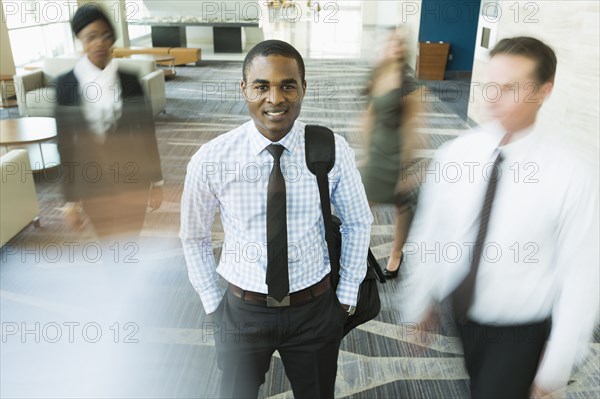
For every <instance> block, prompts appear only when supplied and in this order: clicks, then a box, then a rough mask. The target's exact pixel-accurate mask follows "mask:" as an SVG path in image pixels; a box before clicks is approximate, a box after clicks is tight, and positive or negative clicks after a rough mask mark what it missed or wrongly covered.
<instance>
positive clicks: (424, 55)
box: [417, 42, 450, 80]
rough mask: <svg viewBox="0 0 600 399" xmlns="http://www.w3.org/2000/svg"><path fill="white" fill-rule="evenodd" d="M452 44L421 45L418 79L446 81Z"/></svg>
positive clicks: (418, 51)
mask: <svg viewBox="0 0 600 399" xmlns="http://www.w3.org/2000/svg"><path fill="white" fill-rule="evenodd" d="M449 52H450V43H443V42H438V43H428V42H424V43H423V42H422V43H419V49H418V50H417V79H421V80H444V71H445V70H446V63H447V61H448V53H449Z"/></svg>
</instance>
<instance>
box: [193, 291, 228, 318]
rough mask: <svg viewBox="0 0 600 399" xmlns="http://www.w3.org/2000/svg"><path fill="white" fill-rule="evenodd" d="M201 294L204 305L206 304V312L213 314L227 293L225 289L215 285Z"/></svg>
mask: <svg viewBox="0 0 600 399" xmlns="http://www.w3.org/2000/svg"><path fill="white" fill-rule="evenodd" d="M199 294H200V300H201V301H202V306H204V311H205V312H206V314H211V313H213V312H214V311H215V310H217V308H218V307H219V303H221V300H222V299H223V295H224V294H225V289H223V288H220V287H218V286H215V287H214V288H209V289H207V290H205V291H202V292H200V293H199Z"/></svg>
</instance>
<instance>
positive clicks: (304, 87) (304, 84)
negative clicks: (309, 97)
mask: <svg viewBox="0 0 600 399" xmlns="http://www.w3.org/2000/svg"><path fill="white" fill-rule="evenodd" d="M302 92H303V93H306V80H305V81H303V82H302Z"/></svg>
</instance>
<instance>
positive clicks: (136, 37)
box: [125, 0, 150, 46]
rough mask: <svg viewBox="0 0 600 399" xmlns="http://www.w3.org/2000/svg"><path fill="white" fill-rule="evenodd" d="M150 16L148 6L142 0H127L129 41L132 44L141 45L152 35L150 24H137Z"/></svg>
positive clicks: (126, 11)
mask: <svg viewBox="0 0 600 399" xmlns="http://www.w3.org/2000/svg"><path fill="white" fill-rule="evenodd" d="M149 16H150V12H149V11H148V8H147V7H146V5H145V4H144V2H143V1H142V0H127V1H126V2H125V18H126V20H127V30H128V32H129V41H130V42H131V44H132V45H138V46H141V45H142V44H143V43H144V41H145V40H148V38H149V36H150V26H148V25H137V24H138V23H140V22H143V20H144V19H145V18H147V17H149Z"/></svg>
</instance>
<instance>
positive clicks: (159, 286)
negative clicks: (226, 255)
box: [0, 60, 600, 398]
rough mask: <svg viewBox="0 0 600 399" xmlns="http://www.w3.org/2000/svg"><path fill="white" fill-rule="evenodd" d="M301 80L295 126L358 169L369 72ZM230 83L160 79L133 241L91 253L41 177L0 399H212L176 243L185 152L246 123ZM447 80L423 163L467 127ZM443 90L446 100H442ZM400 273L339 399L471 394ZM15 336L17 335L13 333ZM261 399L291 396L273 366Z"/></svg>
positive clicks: (8, 289) (218, 77)
mask: <svg viewBox="0 0 600 399" xmlns="http://www.w3.org/2000/svg"><path fill="white" fill-rule="evenodd" d="M306 71H307V80H308V82H309V90H308V94H307V96H306V98H305V100H304V104H303V108H302V114H301V116H300V119H301V120H302V121H304V122H308V123H317V124H323V125H326V126H329V127H330V128H332V129H333V130H334V131H335V132H336V133H338V134H341V135H343V136H344V137H345V138H346V139H347V140H348V141H349V142H350V144H351V145H352V146H353V147H354V148H355V150H356V153H357V158H358V161H359V162H360V161H361V160H362V159H363V158H364V150H363V145H362V136H361V130H360V116H361V112H362V111H363V109H364V107H365V98H364V97H363V96H361V95H360V91H361V90H362V89H363V87H364V86H365V84H366V79H367V75H368V72H369V67H368V65H366V64H364V63H361V62H349V61H344V63H343V64H340V63H339V62H337V61H333V60H332V61H312V60H310V61H307V66H306ZM240 78H241V63H239V62H207V63H203V65H202V66H201V67H180V68H177V76H176V78H175V79H173V80H170V81H168V82H167V84H166V87H167V97H168V99H167V109H166V114H162V115H160V116H159V117H158V118H157V120H156V126H157V134H158V138H159V146H160V153H161V159H162V163H163V171H164V175H165V181H166V185H165V202H164V204H163V206H162V207H161V209H159V210H158V211H156V212H153V213H149V214H148V215H147V218H146V223H145V226H144V229H143V232H142V238H141V240H140V241H139V242H133V241H131V240H122V241H119V242H117V243H115V242H113V243H99V244H98V243H96V241H95V239H94V237H93V234H92V233H91V231H90V229H89V228H84V229H83V230H82V231H77V232H75V231H72V230H70V229H69V228H68V227H67V226H66V224H65V223H64V220H63V218H62V215H61V211H60V207H61V206H62V204H63V201H62V198H61V194H60V189H59V186H58V184H57V183H56V179H55V178H54V177H55V176H54V175H53V174H52V171H50V172H48V173H46V174H42V175H40V176H38V177H37V182H36V187H37V190H38V196H39V202H40V207H41V214H40V216H41V220H42V226H43V227H42V228H41V229H34V228H33V227H31V226H30V227H28V228H26V229H25V230H24V231H23V232H21V233H20V234H19V235H18V236H17V237H15V238H14V239H13V240H12V241H11V243H10V244H9V245H7V246H6V247H4V248H3V250H2V252H1V254H2V268H1V269H0V275H1V277H2V278H1V280H0V289H1V291H0V293H1V297H0V299H1V302H0V310H1V312H0V318H1V320H2V323H3V339H2V359H1V362H2V364H1V366H2V367H0V373H1V374H0V376H1V381H2V383H1V385H0V394H1V396H2V397H139V398H147V397H160V398H200V397H214V395H215V393H216V392H217V388H218V383H219V377H220V371H218V369H217V367H216V360H215V356H214V348H213V341H212V332H211V330H210V328H209V327H210V325H209V324H206V321H205V315H204V312H203V310H202V306H201V303H200V300H199V298H198V296H197V294H196V293H195V291H194V290H193V288H192V287H191V285H190V284H189V281H188V278H187V269H186V266H185V261H184V259H183V255H182V252H181V247H180V243H179V240H178V238H177V233H178V229H179V201H180V197H181V192H182V188H183V180H184V177H185V168H186V165H187V162H188V161H189V159H190V157H191V156H192V154H194V153H195V152H196V150H197V149H198V148H199V147H200V146H201V145H202V144H204V143H206V142H207V141H209V140H210V139H212V138H214V137H216V136H218V135H219V134H222V133H224V132H226V131H228V130H230V129H232V128H234V127H236V126H238V125H239V124H241V123H243V122H245V121H247V120H248V119H249V117H248V114H247V110H246V107H245V104H244V102H243V100H242V98H241V96H240V94H239V88H238V87H239V79H240ZM440 84H442V83H440ZM448 84H449V85H451V87H450V88H449V89H448V90H443V89H440V87H437V88H435V90H432V91H431V92H430V94H429V95H428V96H427V97H426V98H425V99H424V100H425V102H426V105H427V110H426V114H425V115H423V116H424V118H425V119H424V120H425V122H426V127H425V129H424V131H423V133H425V134H426V136H427V137H428V139H429V140H428V147H427V148H424V149H423V151H422V154H423V157H427V156H430V155H431V153H432V151H433V150H434V149H435V148H437V147H438V146H439V145H440V144H442V143H443V142H445V141H447V140H451V139H452V138H454V137H455V136H456V135H457V134H459V133H460V131H462V130H464V129H466V124H465V122H464V119H465V118H466V104H467V100H468V85H464V84H452V83H451V82H450V83H448ZM449 90H454V91H453V92H452V93H454V94H453V95H452V96H449V95H448V93H449V92H450V91H449ZM456 93H458V94H456ZM392 211H393V209H392V208H391V207H389V206H376V207H374V208H373V214H374V217H375V223H374V226H373V232H372V241H371V245H372V249H373V251H374V253H375V255H376V257H377V258H378V259H379V261H380V263H381V264H382V265H385V262H386V261H387V258H386V257H387V254H388V252H389V250H390V244H391V233H392V218H393V213H392ZM213 234H214V236H213V237H214V240H215V241H216V242H217V243H218V242H219V240H222V237H223V233H222V228H221V225H220V223H219V221H218V220H217V221H216V223H215V225H214V226H213ZM68 243H77V247H76V248H77V249H76V251H75V256H73V257H69V256H67V252H66V251H62V253H60V255H59V256H55V255H54V254H55V252H56V248H57V247H58V248H66V246H67V244H68ZM86 244H89V245H91V246H93V247H94V248H95V247H96V246H98V247H100V248H102V249H104V251H105V252H104V254H106V253H109V254H110V255H111V256H113V257H118V258H119V260H120V261H121V264H120V265H118V266H110V265H109V264H110V263H111V262H106V261H103V260H101V261H100V262H94V260H96V258H94V257H93V256H90V255H89V253H87V252H84V251H82V250H80V248H83V247H84V246H85V245H86ZM128 244H131V245H128ZM89 245H88V246H89ZM115 245H116V246H115ZM52 251H55V252H52ZM127 260H133V261H137V263H130V262H127ZM405 273H406V270H404V269H403V270H402V273H401V275H400V277H399V278H398V279H396V280H394V281H390V282H388V283H386V284H384V285H381V286H380V288H381V290H380V291H381V298H382V311H381V314H380V315H379V316H378V317H377V318H376V319H375V320H374V321H372V322H369V323H367V324H365V325H363V326H361V327H359V328H357V329H355V330H354V331H353V332H351V333H350V334H349V335H348V336H347V337H346V338H345V339H344V341H343V342H342V347H341V353H340V360H339V372H338V383H337V388H336V396H338V397H350V398H464V397H468V381H467V379H466V374H465V371H464V369H463V365H462V357H461V352H460V347H459V345H458V342H457V340H456V338H455V331H454V330H453V328H452V323H450V321H449V319H447V318H446V317H445V316H444V317H442V319H441V320H440V324H439V327H440V330H439V331H437V332H436V333H432V334H431V338H432V340H431V342H419V341H418V340H417V339H416V337H415V336H414V335H413V334H412V328H411V326H410V325H402V324H400V320H401V316H402V315H401V310H400V308H399V307H398V303H400V302H401V301H405V300H410V298H406V297H405V296H404V295H403V292H404V290H403V287H404V284H405ZM68 322H71V323H74V322H77V323H80V325H77V326H76V327H77V328H83V326H85V325H87V324H86V323H88V324H89V323H96V324H97V326H96V329H98V327H99V328H100V330H101V331H102V333H103V337H104V338H106V339H101V340H99V341H98V342H97V343H90V342H88V341H93V339H90V336H89V335H90V332H89V331H87V332H86V334H83V335H82V336H83V338H82V336H80V335H78V330H76V334H75V335H74V339H73V340H72V341H73V342H71V341H70V340H67V339H66V338H65V336H66V331H67V330H66V327H64V325H65V323H68ZM35 323H41V324H39V325H40V327H39V329H40V331H41V332H40V333H39V334H38V335H40V336H41V339H39V341H40V342H35V339H34V338H35V332H34V333H32V334H33V335H32V334H29V335H27V334H25V336H23V330H25V329H26V328H27V329H30V330H31V329H32V328H33V330H35ZM52 323H56V324H58V325H59V326H61V330H60V331H62V332H63V335H64V336H63V339H61V340H60V342H58V343H57V344H55V343H52V342H51V341H52V339H49V338H50V337H51V333H50V331H51V328H50V327H56V326H54V324H52ZM115 323H118V324H115ZM5 326H6V328H5ZM15 326H16V328H18V329H19V331H18V332H17V333H12V331H13V330H10V328H13V327H15ZM32 326H33V327H32ZM49 326H50V327H49ZM44 328H46V330H44ZM7 329H8V330H7ZM44 331H45V333H44ZM38 338H39V337H38ZM596 342H598V340H597V339H596ZM590 345H591V346H592V351H593V356H592V358H591V359H590V360H589V361H588V362H586V363H585V364H584V366H582V367H580V368H579V369H578V370H577V371H576V373H575V375H574V377H573V380H574V382H573V384H571V385H570V390H569V397H573V398H593V397H600V388H599V386H600V377H599V375H600V373H599V367H598V359H599V352H600V351H599V346H598V344H597V343H594V344H590ZM260 396H261V397H265V398H266V397H268V398H290V397H292V394H291V390H290V385H289V382H288V381H287V379H286V377H285V374H284V370H283V367H282V364H281V361H280V359H279V358H278V357H277V356H275V357H274V358H273V361H272V364H271V370H270V371H269V373H268V375H267V379H266V382H265V384H264V386H263V387H262V389H261V393H260Z"/></svg>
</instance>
